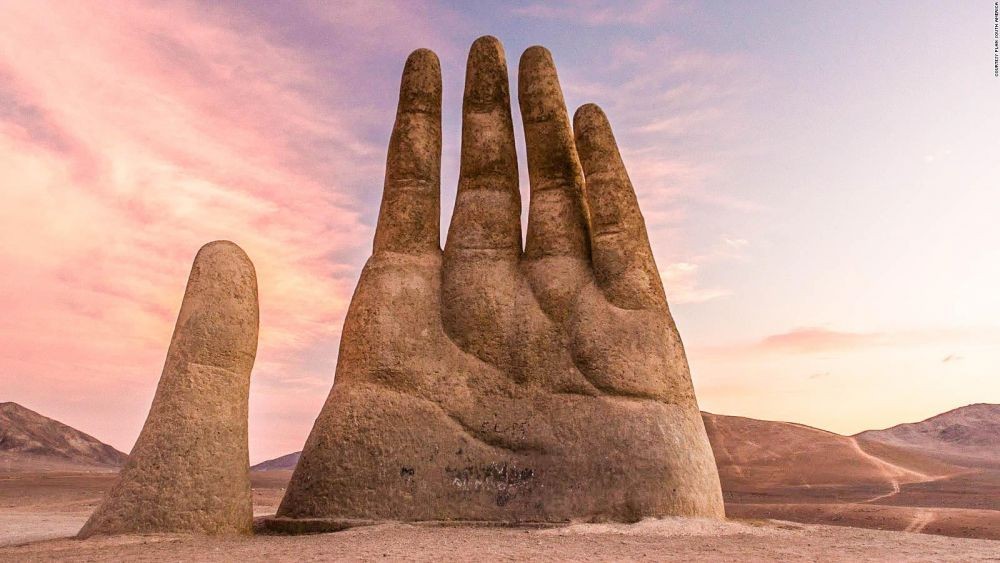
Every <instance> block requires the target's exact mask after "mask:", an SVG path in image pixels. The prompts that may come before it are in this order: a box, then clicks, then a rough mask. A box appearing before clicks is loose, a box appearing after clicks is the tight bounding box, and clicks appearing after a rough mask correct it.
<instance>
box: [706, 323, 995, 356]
mask: <svg viewBox="0 0 1000 563" xmlns="http://www.w3.org/2000/svg"><path fill="white" fill-rule="evenodd" d="M997 342H1000V330H998V329H996V328H993V327H961V328H939V329H913V330H897V331H879V332H851V331H842V330H833V329H829V328H824V327H799V328H794V329H791V330H788V331H786V332H782V333H777V334H771V335H768V336H765V337H764V338H762V339H760V340H758V341H757V342H753V343H746V344H731V345H724V346H712V347H705V348H703V349H702V350H703V351H704V352H705V353H706V355H707V356H716V357H728V356H734V357H742V356H759V355H761V354H764V355H775V354H777V355H822V354H829V353H837V354H849V353H855V352H860V351H863V350H868V349H872V348H901V349H904V348H920V347H931V346H936V347H939V346H968V347H976V346H987V347H992V346H995V345H996V343H997ZM959 359H961V356H959V355H957V354H950V355H948V356H947V357H945V359H944V360H942V362H945V363H947V362H952V361H956V360H959Z"/></svg>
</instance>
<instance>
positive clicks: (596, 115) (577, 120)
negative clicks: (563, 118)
mask: <svg viewBox="0 0 1000 563" xmlns="http://www.w3.org/2000/svg"><path fill="white" fill-rule="evenodd" d="M607 124H608V116H607V115H605V113H604V110H602V109H601V106H599V105H597V104H594V103H587V104H583V105H582V106H580V107H579V108H577V110H576V113H574V114H573V129H575V130H576V131H577V132H578V133H579V132H580V131H581V130H584V129H588V128H590V127H594V126H606V125H607Z"/></svg>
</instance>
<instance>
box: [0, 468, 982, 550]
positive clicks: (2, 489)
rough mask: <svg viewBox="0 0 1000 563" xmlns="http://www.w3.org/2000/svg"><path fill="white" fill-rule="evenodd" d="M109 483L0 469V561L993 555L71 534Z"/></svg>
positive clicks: (553, 538) (850, 543)
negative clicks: (82, 536)
mask: <svg viewBox="0 0 1000 563" xmlns="http://www.w3.org/2000/svg"><path fill="white" fill-rule="evenodd" d="M114 478H115V476H114V475H113V474H108V473H32V474H0V561H42V560H61V561H123V560H124V561H160V560H187V561H191V560H196V561H234V560H241V559H244V560H273V561H293V560H295V561H319V560H331V559H346V560H371V559H390V560H399V559H402V560H418V561H419V560H440V559H447V560H479V559H486V558H489V559H492V560H523V559H547V560H553V559H554V560H576V561H587V560H636V559H651V560H685V561H719V560H739V561H755V560H757V561H760V560H776V559H780V560H783V561H815V560H823V561H1000V542H996V541H990V540H981V539H962V538H951V537H943V536H934V535H927V534H916V533H907V532H891V531H879V530H867V529H860V528H849V527H839V526H825V525H813V524H797V523H791V522H783V521H778V520H764V519H760V520H756V519H746V520H730V521H727V522H719V521H714V520H696V519H680V518H677V519H666V520H646V521H642V522H639V523H636V524H573V525H569V526H562V527H558V528H548V529H524V528H476V527H441V526H429V525H407V524H397V523H389V524H383V525H379V526H372V527H366V528H355V529H352V530H347V531H344V532H338V533H334V534H321V535H314V536H266V535H259V536H253V537H226V538H208V537H185V536H170V535H150V536H121V537H114V538H92V539H89V540H76V539H71V536H72V535H74V534H75V533H76V532H77V531H78V530H79V529H80V526H82V525H83V523H84V521H85V520H86V519H87V516H88V515H89V513H90V511H91V510H92V509H93V508H94V506H96V505H97V503H98V502H99V501H100V497H101V495H102V494H103V491H104V490H105V489H106V488H107V487H108V486H110V484H111V483H112V482H113V480H114ZM287 480H288V472H287V471H274V472H262V473H256V472H255V473H254V474H253V487H254V512H255V513H256V514H257V515H262V514H270V513H272V512H273V511H274V510H275V508H276V507H277V503H278V501H279V500H280V498H281V495H282V492H283V489H282V487H283V486H284V484H285V483H286V482H287ZM869 506H871V505H869ZM815 508H816V507H815V505H810V509H815ZM873 508H874V509H880V507H873ZM881 508H892V507H881Z"/></svg>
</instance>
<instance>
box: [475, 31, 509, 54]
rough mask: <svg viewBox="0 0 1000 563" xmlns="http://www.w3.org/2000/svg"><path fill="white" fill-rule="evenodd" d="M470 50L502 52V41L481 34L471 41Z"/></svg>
mask: <svg viewBox="0 0 1000 563" xmlns="http://www.w3.org/2000/svg"><path fill="white" fill-rule="evenodd" d="M470 51H471V52H477V51H485V52H500V53H502V52H503V43H501V42H500V40H499V39H497V38H496V37H494V36H492V35H483V36H482V37H479V38H478V39H476V40H475V41H473V42H472V47H471V49H470Z"/></svg>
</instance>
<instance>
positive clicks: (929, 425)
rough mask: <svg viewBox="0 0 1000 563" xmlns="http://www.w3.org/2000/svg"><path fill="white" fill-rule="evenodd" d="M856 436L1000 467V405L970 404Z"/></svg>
mask: <svg viewBox="0 0 1000 563" xmlns="http://www.w3.org/2000/svg"><path fill="white" fill-rule="evenodd" d="M856 437H857V438H858V439H860V440H867V441H870V442H878V443H881V444H886V445H889V446H893V447H897V448H903V449H907V450H919V451H920V452H921V453H923V454H926V455H933V456H935V457H938V458H940V459H943V460H946V461H948V462H949V463H953V464H957V465H962V466H967V467H980V466H986V467H994V468H998V469H1000V405H991V404H985V403H979V404H975V405H968V406H965V407H960V408H957V409H954V410H950V411H948V412H946V413H942V414H939V415H937V416H932V417H931V418H928V419H927V420H923V421H920V422H912V423H907V424H897V425H896V426H893V427H892V428H886V429H884V430H868V431H865V432H861V433H860V434H857V435H856Z"/></svg>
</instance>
